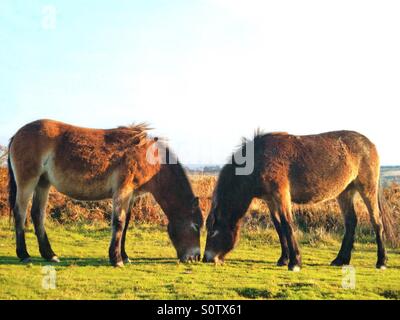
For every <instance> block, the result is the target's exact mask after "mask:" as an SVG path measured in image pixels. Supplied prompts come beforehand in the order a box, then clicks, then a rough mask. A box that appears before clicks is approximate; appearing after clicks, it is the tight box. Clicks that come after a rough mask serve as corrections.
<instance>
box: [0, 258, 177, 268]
mask: <svg viewBox="0 0 400 320" xmlns="http://www.w3.org/2000/svg"><path fill="white" fill-rule="evenodd" d="M31 260H32V265H54V266H60V267H70V266H80V267H84V266H92V267H100V266H111V265H110V262H109V261H108V259H105V258H76V257H60V260H61V261H60V262H59V263H54V262H49V261H46V260H45V259H43V258H39V257H31ZM130 260H131V262H130V263H128V264H126V266H129V265H148V264H170V265H174V264H177V260H176V259H171V258H158V257H138V258H130ZM0 265H18V266H24V265H29V264H24V263H22V262H20V260H19V258H17V257H7V256H0Z"/></svg>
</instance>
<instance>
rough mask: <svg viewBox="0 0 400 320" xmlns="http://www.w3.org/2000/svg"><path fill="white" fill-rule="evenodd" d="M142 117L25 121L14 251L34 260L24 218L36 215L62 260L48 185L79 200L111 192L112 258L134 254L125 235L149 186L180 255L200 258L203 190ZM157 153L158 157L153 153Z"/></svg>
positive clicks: (44, 242)
mask: <svg viewBox="0 0 400 320" xmlns="http://www.w3.org/2000/svg"><path fill="white" fill-rule="evenodd" d="M147 131H148V127H147V126H146V125H143V124H140V125H135V126H131V127H119V128H116V129H88V128H81V127H76V126H72V125H69V124H65V123H62V122H58V121H53V120H38V121H35V122H32V123H29V124H27V125H25V126H23V127H22V128H21V129H19V130H18V132H17V133H16V134H15V135H14V136H13V137H12V138H11V140H10V144H9V156H8V167H9V202H10V208H11V210H12V212H13V215H14V220H15V231H16V247H17V249H16V251H17V256H18V257H19V258H20V260H21V261H22V262H29V261H30V256H29V254H28V251H27V248H26V243H25V231H24V226H25V221H26V213H27V208H28V202H29V200H30V199H31V198H32V195H33V200H32V209H31V217H32V220H33V224H34V227H35V233H36V236H37V239H38V243H39V251H40V254H41V256H42V257H43V258H45V259H46V260H49V261H53V262H58V261H59V259H58V257H57V255H56V254H55V253H54V251H53V249H52V248H51V245H50V242H49V239H48V237H47V234H46V230H45V226H44V220H45V214H46V204H47V199H48V194H49V189H50V187H51V186H54V187H55V188H56V189H57V190H58V191H59V192H61V193H63V194H65V195H67V196H70V197H72V198H74V199H77V200H101V199H110V198H112V200H113V214H112V221H111V225H112V238H111V243H110V247H109V259H110V262H111V264H112V265H114V266H123V264H124V262H125V263H127V262H129V258H128V255H127V253H126V251H125V239H126V233H127V230H128V224H129V220H130V212H131V210H130V208H131V206H132V202H133V198H134V196H135V195H138V194H139V193H142V192H150V193H151V194H152V195H153V196H154V198H155V200H156V201H157V202H158V204H159V205H160V206H161V208H162V210H163V211H164V213H165V214H166V215H167V217H168V221H169V223H168V234H169V236H170V238H171V241H172V243H173V245H174V246H175V249H176V252H177V256H178V258H179V259H180V260H181V261H188V260H199V259H200V228H201V226H202V224H203V218H202V214H201V211H200V208H199V201H198V198H197V197H195V195H194V194H193V191H192V188H191V185H190V182H189V179H188V178H187V176H186V174H185V172H184V170H183V167H182V166H181V164H180V163H179V161H177V159H176V156H175V155H174V154H173V153H172V152H171V151H170V149H169V148H168V147H167V146H166V145H164V144H163V143H161V142H160V141H157V139H152V138H150V137H149V136H148V134H147ZM154 160H156V161H154Z"/></svg>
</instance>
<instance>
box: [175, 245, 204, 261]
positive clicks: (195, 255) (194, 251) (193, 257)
mask: <svg viewBox="0 0 400 320" xmlns="http://www.w3.org/2000/svg"><path fill="white" fill-rule="evenodd" d="M179 260H180V261H181V262H196V261H200V248H199V247H195V248H191V249H189V250H188V251H187V252H186V253H185V254H183V255H182V256H180V257H179Z"/></svg>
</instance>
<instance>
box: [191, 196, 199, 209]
mask: <svg viewBox="0 0 400 320" xmlns="http://www.w3.org/2000/svg"><path fill="white" fill-rule="evenodd" d="M198 206H199V197H194V198H193V200H192V208H193V209H196V208H197V207H198Z"/></svg>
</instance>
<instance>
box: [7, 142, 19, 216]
mask: <svg viewBox="0 0 400 320" xmlns="http://www.w3.org/2000/svg"><path fill="white" fill-rule="evenodd" d="M12 141H13V138H11V139H10V143H9V144H8V158H7V164H8V204H9V207H10V221H11V219H12V216H13V215H12V212H13V210H14V207H15V203H16V199H17V183H16V182H15V176H14V171H13V169H12V166H11V159H10V147H11V143H12Z"/></svg>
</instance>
